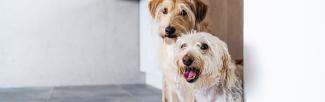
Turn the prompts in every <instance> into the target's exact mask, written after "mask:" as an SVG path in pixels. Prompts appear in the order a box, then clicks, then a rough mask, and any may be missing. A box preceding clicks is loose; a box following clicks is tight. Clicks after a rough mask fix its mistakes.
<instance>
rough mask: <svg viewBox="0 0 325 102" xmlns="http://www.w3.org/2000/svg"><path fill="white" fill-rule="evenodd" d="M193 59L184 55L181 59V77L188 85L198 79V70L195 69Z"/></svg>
mask: <svg viewBox="0 0 325 102" xmlns="http://www.w3.org/2000/svg"><path fill="white" fill-rule="evenodd" d="M194 61H195V60H194V58H193V57H192V56H191V55H188V54H187V55H185V56H184V57H183V58H182V64H183V66H184V70H185V71H184V73H182V74H183V77H184V78H185V80H186V81H187V82H189V83H193V82H195V81H196V80H197V79H198V76H199V73H200V69H199V68H198V67H196V64H195V62H194Z"/></svg>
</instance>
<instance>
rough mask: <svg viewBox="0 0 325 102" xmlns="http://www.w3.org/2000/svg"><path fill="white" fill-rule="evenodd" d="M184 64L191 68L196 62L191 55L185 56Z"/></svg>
mask: <svg viewBox="0 0 325 102" xmlns="http://www.w3.org/2000/svg"><path fill="white" fill-rule="evenodd" d="M182 61H183V64H184V65H186V66H190V65H192V63H193V62H194V58H193V57H192V56H190V55H185V56H184V57H183V59H182Z"/></svg>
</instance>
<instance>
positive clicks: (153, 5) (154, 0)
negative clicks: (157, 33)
mask: <svg viewBox="0 0 325 102" xmlns="http://www.w3.org/2000/svg"><path fill="white" fill-rule="evenodd" d="M162 1H163V0H150V1H149V4H148V8H149V12H150V14H151V16H152V17H153V18H155V16H156V10H157V7H158V5H159V4H160V3H161V2H162Z"/></svg>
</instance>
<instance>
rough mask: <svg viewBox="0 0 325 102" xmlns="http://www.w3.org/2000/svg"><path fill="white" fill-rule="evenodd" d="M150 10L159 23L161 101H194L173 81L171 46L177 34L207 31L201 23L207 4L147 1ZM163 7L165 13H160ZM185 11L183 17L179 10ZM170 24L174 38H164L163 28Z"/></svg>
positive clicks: (194, 0) (185, 0)
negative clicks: (161, 73) (185, 13)
mask: <svg viewBox="0 0 325 102" xmlns="http://www.w3.org/2000/svg"><path fill="white" fill-rule="evenodd" d="M148 7H149V12H150V14H151V16H152V17H153V18H154V19H155V21H156V22H157V23H158V24H159V35H160V36H161V40H162V44H163V46H162V48H161V54H160V56H161V57H160V65H161V69H162V72H163V81H164V82H163V84H164V85H163V102H167V101H168V102H193V101H194V98H193V96H192V92H191V91H190V90H187V89H186V87H180V86H177V85H178V84H176V79H175V78H176V76H177V74H176V70H175V69H176V68H177V67H176V65H175V64H173V58H174V57H175V55H174V46H175V42H176V39H177V37H179V36H181V35H182V34H184V33H185V32H190V31H191V30H193V29H194V30H198V31H207V24H206V23H203V22H202V21H203V19H204V18H205V16H206V12H207V6H206V4H204V3H203V2H201V1H200V0H150V1H149V4H148ZM163 10H166V11H167V13H165V14H164V13H163ZM182 10H185V11H186V12H187V15H186V16H181V15H180V12H181V11H182ZM167 26H173V27H174V28H175V29H176V31H175V36H174V37H166V33H165V28H166V27H167Z"/></svg>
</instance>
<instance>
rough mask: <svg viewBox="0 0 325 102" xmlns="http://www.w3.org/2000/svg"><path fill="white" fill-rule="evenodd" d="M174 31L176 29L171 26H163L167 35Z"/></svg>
mask: <svg viewBox="0 0 325 102" xmlns="http://www.w3.org/2000/svg"><path fill="white" fill-rule="evenodd" d="M175 31H176V29H175V28H174V27H172V26H168V27H166V28H165V32H166V34H167V36H170V35H172V34H174V33H175Z"/></svg>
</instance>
